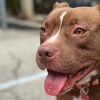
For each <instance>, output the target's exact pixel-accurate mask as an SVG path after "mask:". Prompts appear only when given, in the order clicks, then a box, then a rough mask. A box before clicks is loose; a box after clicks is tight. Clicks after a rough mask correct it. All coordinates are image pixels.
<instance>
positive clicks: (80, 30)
mask: <svg viewBox="0 0 100 100" xmlns="http://www.w3.org/2000/svg"><path fill="white" fill-rule="evenodd" d="M85 32H86V30H84V29H82V28H77V29H76V30H75V31H74V34H79V35H81V34H84V33H85Z"/></svg>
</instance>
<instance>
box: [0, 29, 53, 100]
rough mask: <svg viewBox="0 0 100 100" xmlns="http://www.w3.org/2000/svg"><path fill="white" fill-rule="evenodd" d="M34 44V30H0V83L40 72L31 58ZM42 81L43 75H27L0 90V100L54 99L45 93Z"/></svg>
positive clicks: (35, 46)
mask: <svg viewBox="0 0 100 100" xmlns="http://www.w3.org/2000/svg"><path fill="white" fill-rule="evenodd" d="M38 46H39V31H38V30H18V29H10V30H0V86H1V84H4V83H8V82H11V81H14V80H19V79H23V78H25V77H31V76H35V77H36V73H41V72H43V71H41V70H40V69H39V68H38V67H37V65H36V62H35V54H36V50H37V48H38ZM40 76H41V75H40ZM43 83H44V78H40V79H37V80H36V79H34V80H32V79H31V81H29V82H23V83H22V84H21V85H20V84H19V85H15V86H14V87H13V88H12V87H10V88H7V89H5V90H0V100H47V99H48V100H54V97H49V96H47V95H46V94H45V92H44V89H43ZM16 84H17V83H16ZM8 86H9V85H8Z"/></svg>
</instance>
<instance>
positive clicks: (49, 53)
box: [38, 46, 56, 60]
mask: <svg viewBox="0 0 100 100" xmlns="http://www.w3.org/2000/svg"><path fill="white" fill-rule="evenodd" d="M55 52H56V51H55V49H54V48H52V47H48V46H44V47H40V48H39V49H38V56H39V58H40V59H45V60H47V59H50V58H52V57H54V55H55Z"/></svg>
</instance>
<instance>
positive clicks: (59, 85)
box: [44, 66, 93, 96]
mask: <svg viewBox="0 0 100 100" xmlns="http://www.w3.org/2000/svg"><path fill="white" fill-rule="evenodd" d="M92 70H93V66H91V67H85V68H83V69H81V70H79V71H77V72H76V73H74V74H70V73H69V74H63V73H59V72H55V71H52V70H48V75H47V77H46V80H45V84H44V87H45V91H46V93H47V94H48V95H52V96H57V95H59V94H60V93H63V92H69V91H70V90H71V89H72V88H73V87H74V86H75V85H76V83H77V82H79V81H80V80H81V79H82V78H84V77H85V76H86V75H87V74H88V73H90V72H91V71H92Z"/></svg>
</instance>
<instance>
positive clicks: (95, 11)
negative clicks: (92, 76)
mask: <svg viewBox="0 0 100 100" xmlns="http://www.w3.org/2000/svg"><path fill="white" fill-rule="evenodd" d="M40 41H41V46H40V47H39V49H38V52H37V56H36V61H37V63H38V65H39V67H40V68H41V69H47V71H48V76H47V77H46V81H45V90H46V92H47V93H48V94H50V95H58V94H59V93H61V92H64V91H69V90H70V89H72V88H73V87H74V86H75V84H76V83H77V82H79V81H80V80H81V79H82V78H84V77H85V76H86V75H87V74H89V73H90V72H92V71H93V70H96V69H98V66H99V63H100V44H99V43H100V7H99V6H95V7H77V8H70V7H69V6H68V4H65V3H59V4H58V3H57V4H55V6H54V9H53V11H52V12H51V13H50V14H49V15H48V16H47V18H46V20H45V21H44V22H43V24H42V27H41V32H40Z"/></svg>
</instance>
